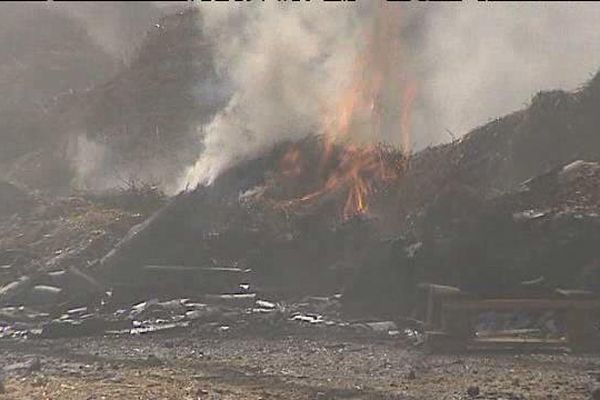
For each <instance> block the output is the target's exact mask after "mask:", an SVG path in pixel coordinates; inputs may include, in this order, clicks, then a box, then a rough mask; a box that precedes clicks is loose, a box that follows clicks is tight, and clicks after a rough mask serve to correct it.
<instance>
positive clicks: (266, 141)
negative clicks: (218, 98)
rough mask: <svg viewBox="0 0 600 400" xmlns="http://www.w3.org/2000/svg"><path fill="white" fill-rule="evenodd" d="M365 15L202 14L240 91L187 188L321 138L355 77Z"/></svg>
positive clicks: (288, 8) (302, 10) (312, 11)
mask: <svg viewBox="0 0 600 400" xmlns="http://www.w3.org/2000/svg"><path fill="white" fill-rule="evenodd" d="M359 13H360V8H359V7H357V6H356V5H355V4H352V5H349V6H348V5H341V4H340V3H338V4H335V3H329V4H327V3H320V4H319V3H302V4H297V3H274V2H273V3H258V4H257V3H253V4H252V5H250V4H241V5H240V4H239V3H236V4H235V5H234V4H218V3H217V4H215V3H213V4H211V6H210V7H203V8H200V14H201V19H202V23H203V28H204V29H205V32H206V35H207V37H209V38H211V39H212V40H213V41H214V43H215V44H216V45H217V53H216V60H217V66H218V68H219V71H220V73H222V74H224V75H225V76H226V77H227V78H228V79H229V80H230V81H231V82H232V85H233V87H234V92H235V94H234V95H233V97H232V98H231V100H230V102H229V104H228V105H227V107H226V108H225V109H224V110H223V111H222V112H220V113H219V114H218V115H217V116H216V117H215V119H214V120H213V121H212V122H211V123H210V124H209V125H208V126H205V127H202V129H201V130H202V132H201V134H202V135H204V149H203V152H202V154H201V156H200V158H199V160H198V161H197V163H196V164H195V165H194V166H193V167H192V168H190V169H189V171H187V173H186V174H185V177H184V179H183V185H184V186H186V185H190V186H195V185H197V184H199V183H203V184H206V183H210V182H211V181H212V180H213V179H214V178H215V177H216V176H217V175H218V174H219V172H221V171H222V170H223V169H224V168H226V167H228V166H230V165H232V164H233V163H235V162H237V161H239V160H241V159H245V158H248V157H252V156H255V155H257V154H258V153H259V152H260V151H263V150H264V149H265V148H267V147H268V146H270V145H272V144H273V143H276V142H277V141H281V140H284V139H290V138H299V137H302V136H304V135H307V134H310V133H315V132H318V129H319V126H320V124H321V123H322V118H323V115H324V112H325V109H326V108H327V107H329V106H330V104H331V102H332V101H335V100H336V99H337V97H338V96H339V93H340V92H341V90H343V88H344V87H345V85H346V84H347V83H348V82H347V80H348V78H349V76H350V75H351V74H350V72H351V70H352V68H353V64H354V62H355V59H356V54H357V50H358V49H359V48H360V47H361V41H362V40H363V39H364V35H363V34H362V31H361V30H362V29H363V25H362V24H361V23H360V16H359Z"/></svg>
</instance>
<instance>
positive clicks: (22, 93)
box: [0, 5, 117, 186]
mask: <svg viewBox="0 0 600 400" xmlns="http://www.w3.org/2000/svg"><path fill="white" fill-rule="evenodd" d="M2 11H3V12H2V16H0V42H1V43H2V44H1V45H0V55H1V56H0V91H2V93H3V96H2V99H0V120H2V126H3V128H2V132H1V133H0V141H1V143H2V147H1V148H0V164H6V166H5V169H4V170H5V171H6V170H10V167H9V166H10V165H12V163H13V162H14V161H15V160H16V159H18V158H20V157H22V156H24V155H26V154H28V153H30V152H35V151H40V150H41V149H48V148H52V149H55V148H57V147H60V146H61V145H62V144H64V140H66V138H65V135H66V133H67V132H65V130H64V129H62V127H61V126H60V123H59V121H58V120H57V118H56V117H55V115H56V109H57V107H58V104H59V103H61V102H62V101H63V99H65V98H66V97H68V96H70V95H71V94H72V93H74V92H76V91H82V90H85V89H87V88H89V87H91V86H92V85H94V84H97V83H100V82H102V81H104V80H106V79H108V78H109V77H110V76H111V75H112V74H113V73H115V72H116V67H117V63H116V60H115V59H114V58H113V57H112V56H110V55H109V54H107V53H106V52H105V51H104V49H102V48H101V47H100V46H99V45H98V44H97V43H96V42H95V41H94V40H93V38H92V37H90V35H89V34H88V33H87V31H86V29H85V27H84V26H82V25H81V24H79V23H78V22H77V21H76V20H74V19H73V18H70V17H69V16H67V15H66V14H65V13H62V12H59V11H57V10H55V9H53V8H51V7H47V8H46V7H37V8H31V7H19V6H18V5H17V6H12V5H7V6H6V7H3V10H2ZM40 32H43V33H42V34H40ZM59 160H60V159H59V158H57V159H55V160H54V161H55V162H58V161H59ZM57 177H61V176H60V174H57ZM61 178H62V179H64V176H63V177H61ZM55 180H56V179H55ZM67 182H68V180H67ZM37 183H43V182H37ZM53 183H55V182H51V184H50V185H48V186H51V185H52V184H53Z"/></svg>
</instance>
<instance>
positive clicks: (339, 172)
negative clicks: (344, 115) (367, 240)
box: [243, 138, 407, 220]
mask: <svg viewBox="0 0 600 400" xmlns="http://www.w3.org/2000/svg"><path fill="white" fill-rule="evenodd" d="M284 147H285V150H283V154H282V155H281V157H280V158H279V160H278V162H276V163H275V169H274V170H273V171H272V172H271V173H270V174H269V175H270V177H269V178H267V180H266V182H265V185H263V186H261V187H259V188H256V189H254V190H251V191H250V192H248V193H247V194H246V195H244V196H243V198H244V200H246V201H248V200H252V201H253V202H261V203H263V204H266V205H268V206H269V207H271V208H272V209H274V210H280V211H284V212H286V213H292V212H294V213H296V212H300V211H307V210H314V209H316V208H319V207H326V205H327V204H329V203H334V204H333V206H334V207H336V208H337V210H338V212H337V214H338V215H339V217H340V219H341V220H348V219H350V218H352V217H353V216H356V215H359V214H363V213H366V212H368V211H369V207H370V203H371V202H372V201H374V200H375V198H376V194H377V193H380V192H382V191H384V190H385V189H386V188H387V187H389V186H390V185H393V184H394V183H396V182H397V180H398V179H400V177H401V176H402V174H403V172H404V171H405V169H406V166H407V158H406V157H405V156H404V155H403V154H402V153H401V152H399V151H398V150H396V149H394V148H392V147H389V146H384V145H374V146H359V145H351V144H347V145H334V144H333V143H330V142H329V141H328V140H326V139H325V138H317V139H314V140H306V141H302V142H296V143H290V144H286V145H285V146H284Z"/></svg>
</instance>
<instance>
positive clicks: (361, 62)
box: [280, 9, 417, 218]
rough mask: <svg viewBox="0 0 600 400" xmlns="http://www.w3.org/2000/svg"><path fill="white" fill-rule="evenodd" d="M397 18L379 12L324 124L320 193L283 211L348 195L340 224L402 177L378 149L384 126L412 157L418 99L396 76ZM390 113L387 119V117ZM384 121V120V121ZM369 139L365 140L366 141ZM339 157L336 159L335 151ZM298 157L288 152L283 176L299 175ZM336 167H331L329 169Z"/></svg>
mask: <svg viewBox="0 0 600 400" xmlns="http://www.w3.org/2000/svg"><path fill="white" fill-rule="evenodd" d="M397 17H398V15H397V13H393V12H392V13H390V12H389V11H388V10H385V11H383V10H382V9H379V15H378V16H377V18H376V21H375V24H374V26H373V29H372V32H371V34H370V37H369V40H368V41H367V46H366V48H365V51H364V53H363V54H361V56H360V57H359V58H358V59H357V61H356V63H355V68H354V73H353V77H352V80H351V81H350V84H349V85H348V86H347V88H346V90H345V91H344V92H343V94H342V96H340V98H339V99H337V100H336V101H335V102H334V104H333V107H331V108H330V109H329V111H328V112H326V113H325V115H324V118H323V126H322V130H323V150H322V157H321V160H320V163H319V165H320V168H319V173H320V174H321V176H323V177H324V179H323V182H324V183H323V185H322V187H321V188H319V189H318V190H315V191H312V192H310V193H308V194H305V195H303V196H300V197H299V198H297V199H294V200H292V201H289V202H287V203H286V205H290V204H297V203H305V202H308V201H311V200H314V199H316V198H318V197H321V196H323V195H324V194H326V193H330V192H340V191H345V192H346V199H345V202H344V205H343V209H342V216H343V218H349V217H351V216H353V215H356V214H360V213H364V212H366V211H368V210H369V198H370V197H371V196H372V195H373V194H374V193H375V192H376V191H377V188H378V187H380V186H381V183H386V182H389V181H391V180H393V179H396V178H398V177H399V176H400V175H401V172H402V169H403V168H404V164H402V165H400V164H401V163H398V162H389V161H390V160H386V159H385V154H386V152H385V151H383V148H382V146H379V145H378V144H377V143H381V142H383V141H384V140H383V130H384V129H385V127H386V125H385V122H386V121H388V122H389V119H390V115H391V118H392V119H395V120H396V121H397V122H396V123H392V124H388V125H391V126H396V127H398V128H399V130H400V132H399V144H400V145H401V147H402V151H403V153H404V155H405V157H407V156H408V155H409V154H410V151H411V137H410V128H411V109H412V105H413V102H414V99H415V97H416V93H417V90H416V84H415V83H414V82H413V81H411V80H410V79H408V78H407V76H406V75H402V74H400V73H399V72H398V71H400V69H401V65H400V50H401V48H400V46H399V36H400V32H399V31H398V26H399V24H398V18H397ZM390 98H392V99H397V101H396V104H397V103H398V102H399V103H400V110H393V111H395V112H392V111H390V110H388V109H386V106H389V103H391V104H393V103H394V101H392V100H390ZM388 113H389V114H390V115H388ZM386 117H387V120H386ZM365 139H367V140H365ZM338 145H339V147H338V148H339V149H341V154H339V153H337V154H335V156H336V157H337V160H336V162H335V163H332V162H331V161H332V160H331V159H332V157H333V156H334V153H335V151H334V150H335V149H336V146H338ZM301 159H302V154H301V151H300V149H299V148H298V147H294V146H292V147H291V148H290V149H289V150H288V151H287V152H286V153H285V154H284V156H283V158H282V160H281V164H280V165H281V171H280V172H281V173H282V175H284V176H287V177H290V176H298V175H299V174H301V172H302V163H301ZM405 159H406V158H405ZM332 164H334V165H335V167H333V168H332V167H331V165H332Z"/></svg>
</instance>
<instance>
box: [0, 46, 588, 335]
mask: <svg viewBox="0 0 600 400" xmlns="http://www.w3.org/2000/svg"><path fill="white" fill-rule="evenodd" d="M165 40H167V39H165ZM143 54H144V53H142V55H141V56H140V57H142V58H143ZM142 58H141V59H140V61H139V62H140V63H142V61H143V60H142ZM186 65H187V64H186ZM148 73H149V74H151V73H152V71H149V72H148ZM119 79H125V80H127V79H126V77H123V76H119V77H117V78H116V81H115V82H118V80H119ZM190 79H191V78H190ZM171 83H172V84H173V85H175V86H174V89H173V90H174V91H178V89H177V87H176V86H177V82H176V81H173V82H171ZM118 86H119V85H114V84H113V85H112V86H111V85H107V86H105V87H102V88H101V91H103V93H104V95H105V96H104V97H102V96H101V97H99V99H100V100H97V101H94V102H89V103H87V104H88V105H87V106H86V107H87V108H86V110H88V111H89V115H88V116H87V117H86V118H87V121H88V123H90V124H93V120H94V118H93V116H94V115H96V114H97V113H96V114H95V113H94V111H93V109H99V108H103V107H105V106H108V104H110V103H111V101H104V100H102V99H104V98H106V99H110V98H112V97H111V96H113V94H115V93H117V92H118V90H117V87H118ZM111 93H112V94H111ZM599 107H600V75H597V76H596V77H594V78H593V79H592V80H591V81H590V82H589V83H588V84H587V85H586V86H585V87H584V88H582V89H581V90H579V91H577V92H575V93H566V92H562V91H551V92H543V93H539V94H538V95H536V96H535V97H534V98H533V99H532V102H531V105H530V106H529V107H528V108H527V109H525V110H522V111H519V112H516V113H513V114H511V115H508V116H506V117H503V118H500V119H497V120H495V121H492V122H490V123H488V124H486V125H484V126H482V127H480V128H478V129H476V130H474V131H472V132H471V133H469V134H468V135H466V136H465V137H463V138H462V139H460V140H455V141H453V142H452V143H448V144H444V145H440V146H436V147H431V148H427V149H424V150H422V151H420V152H418V153H416V154H414V155H412V156H411V157H406V156H404V155H403V154H401V153H400V152H398V151H397V150H394V149H389V148H386V147H384V146H375V147H372V148H370V149H369V150H368V151H364V152H363V151H358V152H357V150H356V149H355V148H352V147H351V146H350V145H348V144H344V143H338V144H335V145H334V146H330V145H329V144H328V143H327V141H326V140H325V139H324V138H321V137H309V138H306V139H303V140H300V141H298V142H293V143H292V142H288V143H282V144H279V145H277V146H275V147H274V148H273V149H272V150H271V151H270V152H268V153H266V154H264V155H263V156H261V157H259V158H257V159H254V160H249V161H246V162H243V163H242V164H239V165H237V166H234V167H232V168H230V169H229V170H227V171H226V172H224V173H223V174H221V175H220V176H219V177H218V178H217V179H216V180H215V181H214V182H213V184H212V185H210V186H201V187H198V188H196V189H194V190H191V191H187V192H183V193H180V194H179V195H177V196H175V197H173V198H170V199H165V198H164V197H162V196H161V195H160V194H159V193H158V192H157V191H156V190H155V189H154V188H142V189H140V188H129V189H128V190H126V191H124V192H120V193H116V194H112V195H94V196H92V195H88V194H80V195H75V196H71V197H69V198H56V197H52V196H48V195H44V194H41V193H40V192H34V191H31V190H28V189H26V188H23V187H21V186H19V185H15V184H12V183H9V182H2V183H1V184H0V198H1V199H2V200H1V202H0V229H1V231H2V239H0V268H1V269H0V274H1V275H0V279H1V283H2V285H3V286H2V288H1V289H0V304H1V305H2V307H3V308H1V309H0V336H6V337H21V336H31V335H41V336H43V337H59V336H70V335H87V334H98V333H105V332H114V333H123V332H127V333H146V332H152V331H156V330H163V329H180V328H185V327H188V326H190V325H198V324H199V326H201V327H202V329H207V330H211V331H218V332H226V331H228V330H230V329H236V328H240V329H241V328H243V329H247V328H248V326H254V325H253V323H254V322H256V321H260V323H261V324H263V325H261V326H263V327H268V329H272V328H273V327H274V326H278V327H280V328H281V329H286V328H285V327H286V326H287V325H286V324H290V323H292V324H299V325H303V324H305V325H308V326H314V325H318V326H329V327H331V329H348V327H351V329H352V332H366V331H368V332H384V333H385V334H386V335H392V336H393V335H397V334H398V333H399V330H401V328H402V327H403V325H402V324H401V322H400V321H403V323H404V324H405V325H404V326H412V327H414V326H416V325H415V324H416V323H415V322H414V321H413V320H412V319H411V318H420V317H421V315H420V314H419V312H418V311H419V309H421V308H422V304H420V300H419V293H418V292H419V289H418V288H419V285H420V284H422V283H424V282H430V283H435V284H440V285H450V286H454V287H458V288H460V289H462V290H464V291H466V292H469V293H472V294H473V295H476V296H481V297H488V296H500V297H501V296H506V295H508V294H510V293H515V292H518V291H524V290H525V291H537V292H540V291H541V292H543V293H555V290H556V289H557V288H560V289H570V290H575V289H576V290H584V291H589V292H593V293H597V292H598V291H599V290H600V250H599V249H598V246H597V243H598V242H599V240H600V186H599V184H600V164H599V163H598V162H597V161H598V159H599V158H600V136H599V135H598V132H597V127H598V126H600V114H598V112H597V110H598V109H599ZM102 112H103V113H106V112H108V111H106V110H104V111H102ZM182 112H184V113H185V112H189V110H188V109H184V110H183V111H182ZM208 113H209V112H208ZM166 114H168V113H165V114H164V115H166ZM86 115H87V114H86ZM115 115H117V114H115ZM119 115H120V114H119ZM164 115H163V114H156V118H158V119H160V121H162V122H160V121H159V122H160V124H162V123H163V122H164V121H163V120H162V119H161V118H162V117H163V116H164ZM115 118H116V117H115ZM179 120H181V121H184V120H187V119H186V118H179ZM165 121H166V120H165ZM115 123H117V122H115ZM160 124H159V125H160ZM161 126H162V125H161ZM136 129H137V128H136ZM178 129H179V128H178ZM142 130H143V129H142V128H140V132H141V131H142ZM180 130H181V131H182V132H183V131H186V130H187V127H181V129H180ZM182 135H183V134H182ZM132 137H133V136H132ZM130 138H131V137H130ZM127 140H129V139H127ZM132 140H133V139H132ZM325 152H327V153H328V157H327V159H326V162H323V160H324V158H323V154H324V153H325ZM348 155H350V156H357V157H361V159H362V160H364V164H363V166H364V168H363V169H361V170H360V171H359V172H358V173H356V171H355V170H354V169H352V168H350V169H347V170H346V169H345V168H347V167H346V166H345V165H346V164H345V160H346V159H347V157H348ZM340 171H341V172H340ZM357 183H358V184H359V187H360V189H355V188H356V185H357ZM324 187H325V188H327V190H323V188H324ZM353 191H354V192H353ZM366 202H368V204H367V203H366ZM387 320H393V321H395V322H390V323H387V322H386V323H382V322H379V323H375V324H372V323H371V322H370V321H387ZM349 321H353V322H349ZM356 321H360V322H356ZM408 321H413V322H408ZM417 325H418V324H417ZM411 332H412V331H411Z"/></svg>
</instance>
